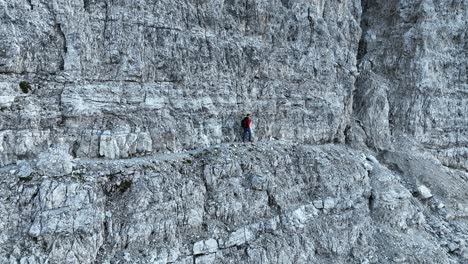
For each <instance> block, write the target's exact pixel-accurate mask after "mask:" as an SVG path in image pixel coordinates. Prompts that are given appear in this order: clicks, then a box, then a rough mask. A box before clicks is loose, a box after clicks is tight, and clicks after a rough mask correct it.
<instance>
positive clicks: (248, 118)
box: [246, 117, 250, 128]
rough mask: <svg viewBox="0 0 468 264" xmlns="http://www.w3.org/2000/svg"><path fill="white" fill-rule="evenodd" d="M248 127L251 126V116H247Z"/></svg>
mask: <svg viewBox="0 0 468 264" xmlns="http://www.w3.org/2000/svg"><path fill="white" fill-rule="evenodd" d="M246 121H247V128H250V117H247V120H246Z"/></svg>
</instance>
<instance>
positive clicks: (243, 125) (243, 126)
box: [241, 117, 247, 128]
mask: <svg viewBox="0 0 468 264" xmlns="http://www.w3.org/2000/svg"><path fill="white" fill-rule="evenodd" d="M241 127H242V128H246V127H247V117H244V119H242V122H241Z"/></svg>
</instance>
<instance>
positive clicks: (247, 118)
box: [241, 114, 253, 144]
mask: <svg viewBox="0 0 468 264" xmlns="http://www.w3.org/2000/svg"><path fill="white" fill-rule="evenodd" d="M250 122H251V119H250V114H247V115H246V116H245V117H244V119H242V122H241V127H242V128H243V133H242V143H245V136H246V134H247V133H249V141H250V143H252V144H253V141H252V130H250Z"/></svg>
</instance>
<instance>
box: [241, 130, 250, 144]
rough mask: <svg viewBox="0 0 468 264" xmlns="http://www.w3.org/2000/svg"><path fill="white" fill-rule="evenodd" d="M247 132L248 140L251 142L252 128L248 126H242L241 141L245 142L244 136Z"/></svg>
mask: <svg viewBox="0 0 468 264" xmlns="http://www.w3.org/2000/svg"><path fill="white" fill-rule="evenodd" d="M247 133H249V141H250V142H252V130H250V128H248V127H245V128H244V133H242V142H245V136H246V134H247Z"/></svg>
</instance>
